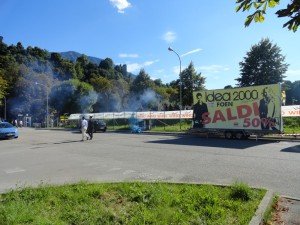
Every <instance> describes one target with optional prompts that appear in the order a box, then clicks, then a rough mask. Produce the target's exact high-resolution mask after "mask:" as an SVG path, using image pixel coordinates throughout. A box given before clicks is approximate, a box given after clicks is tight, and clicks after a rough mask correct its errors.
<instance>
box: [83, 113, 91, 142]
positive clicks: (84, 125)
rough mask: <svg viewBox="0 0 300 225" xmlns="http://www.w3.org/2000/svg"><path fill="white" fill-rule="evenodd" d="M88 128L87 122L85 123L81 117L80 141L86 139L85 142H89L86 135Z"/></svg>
mask: <svg viewBox="0 0 300 225" xmlns="http://www.w3.org/2000/svg"><path fill="white" fill-rule="evenodd" d="M87 128H88V122H87V121H86V119H85V118H84V117H82V121H81V134H82V141H84V138H86V140H89V138H90V136H89V135H88V134H87V133H86V131H87Z"/></svg>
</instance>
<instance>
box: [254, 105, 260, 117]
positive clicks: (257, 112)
mask: <svg viewBox="0 0 300 225" xmlns="http://www.w3.org/2000/svg"><path fill="white" fill-rule="evenodd" d="M253 112H254V116H259V107H258V103H257V102H254V103H253Z"/></svg>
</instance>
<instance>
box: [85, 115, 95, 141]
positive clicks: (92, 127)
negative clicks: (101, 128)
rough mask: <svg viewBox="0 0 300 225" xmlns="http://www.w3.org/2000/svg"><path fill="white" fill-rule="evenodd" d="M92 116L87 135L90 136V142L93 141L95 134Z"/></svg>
mask: <svg viewBox="0 0 300 225" xmlns="http://www.w3.org/2000/svg"><path fill="white" fill-rule="evenodd" d="M92 118H93V117H92V116H90V119H89V121H88V128H87V133H88V135H89V136H90V140H92V139H93V133H94V121H93V120H92Z"/></svg>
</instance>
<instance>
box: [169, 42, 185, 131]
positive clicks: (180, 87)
mask: <svg viewBox="0 0 300 225" xmlns="http://www.w3.org/2000/svg"><path fill="white" fill-rule="evenodd" d="M168 50H169V51H170V52H174V53H175V54H176V55H177V56H178V59H179V80H180V81H179V82H180V84H179V102H180V103H179V104H180V105H179V108H180V130H181V110H182V80H181V58H180V56H179V54H178V53H177V52H176V51H174V49H172V48H171V47H169V48H168Z"/></svg>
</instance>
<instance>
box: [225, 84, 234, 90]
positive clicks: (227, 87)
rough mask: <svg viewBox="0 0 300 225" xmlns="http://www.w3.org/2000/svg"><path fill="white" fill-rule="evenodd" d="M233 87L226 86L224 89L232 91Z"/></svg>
mask: <svg viewBox="0 0 300 225" xmlns="http://www.w3.org/2000/svg"><path fill="white" fill-rule="evenodd" d="M232 88H233V87H232V86H231V85H226V86H225V87H224V89H232Z"/></svg>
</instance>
